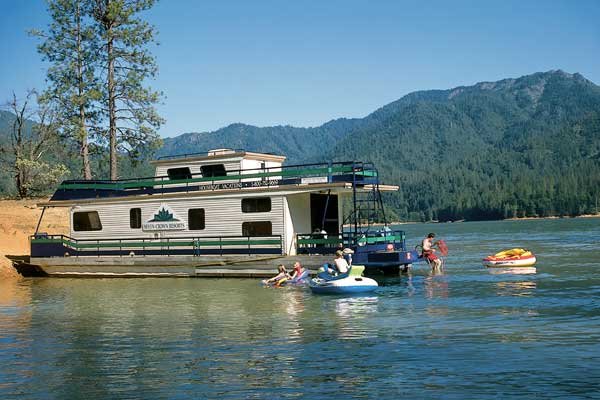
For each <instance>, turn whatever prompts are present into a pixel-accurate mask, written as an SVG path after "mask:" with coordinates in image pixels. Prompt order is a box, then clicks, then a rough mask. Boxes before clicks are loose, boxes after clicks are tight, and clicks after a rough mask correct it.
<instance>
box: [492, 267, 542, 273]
mask: <svg viewBox="0 0 600 400" xmlns="http://www.w3.org/2000/svg"><path fill="white" fill-rule="evenodd" d="M487 270H488V271H489V273H490V274H492V275H504V274H510V275H531V274H535V273H536V272H537V270H536V268H535V267H518V268H488V269H487Z"/></svg>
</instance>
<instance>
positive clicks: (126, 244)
mask: <svg viewBox="0 0 600 400" xmlns="http://www.w3.org/2000/svg"><path fill="white" fill-rule="evenodd" d="M30 243H31V255H32V257H55V256H64V255H65V253H68V255H69V256H79V255H97V256H102V255H110V256H114V255H119V256H123V255H128V254H131V253H133V254H134V255H167V256H168V255H178V254H181V255H215V254H216V255H226V254H282V251H283V243H282V237H281V235H269V236H211V237H181V238H163V239H151V238H130V239H79V240H78V239H73V238H71V237H69V236H66V235H46V234H38V235H34V236H31V238H30Z"/></svg>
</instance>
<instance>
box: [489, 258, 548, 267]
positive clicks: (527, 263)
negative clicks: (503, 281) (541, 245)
mask: <svg viewBox="0 0 600 400" xmlns="http://www.w3.org/2000/svg"><path fill="white" fill-rule="evenodd" d="M536 262H537V260H536V258H535V256H531V257H524V258H516V259H506V260H490V259H487V258H485V259H483V265H485V266H486V267H488V268H517V267H531V266H533V265H535V263H536Z"/></svg>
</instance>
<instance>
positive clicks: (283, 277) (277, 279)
mask: <svg viewBox="0 0 600 400" xmlns="http://www.w3.org/2000/svg"><path fill="white" fill-rule="evenodd" d="M277 272H278V274H277V275H275V276H274V277H272V278H270V279H265V280H263V283H264V284H265V285H274V286H281V285H282V284H284V283H285V282H286V281H287V280H288V279H290V275H289V274H288V272H287V270H286V269H285V265H283V264H279V266H278V267H277Z"/></svg>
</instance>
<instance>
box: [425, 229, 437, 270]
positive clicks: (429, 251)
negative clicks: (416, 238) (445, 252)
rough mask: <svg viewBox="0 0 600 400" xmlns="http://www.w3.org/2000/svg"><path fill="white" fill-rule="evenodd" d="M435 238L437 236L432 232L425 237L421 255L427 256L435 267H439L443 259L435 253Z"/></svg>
mask: <svg viewBox="0 0 600 400" xmlns="http://www.w3.org/2000/svg"><path fill="white" fill-rule="evenodd" d="M433 238H435V233H430V234H428V235H427V237H426V238H425V239H423V243H422V247H423V252H422V254H421V256H422V257H424V258H426V259H427V261H429V262H430V263H433V269H439V268H440V266H441V265H442V260H440V259H439V258H438V256H436V255H435V249H434V248H433V246H435V243H433Z"/></svg>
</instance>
